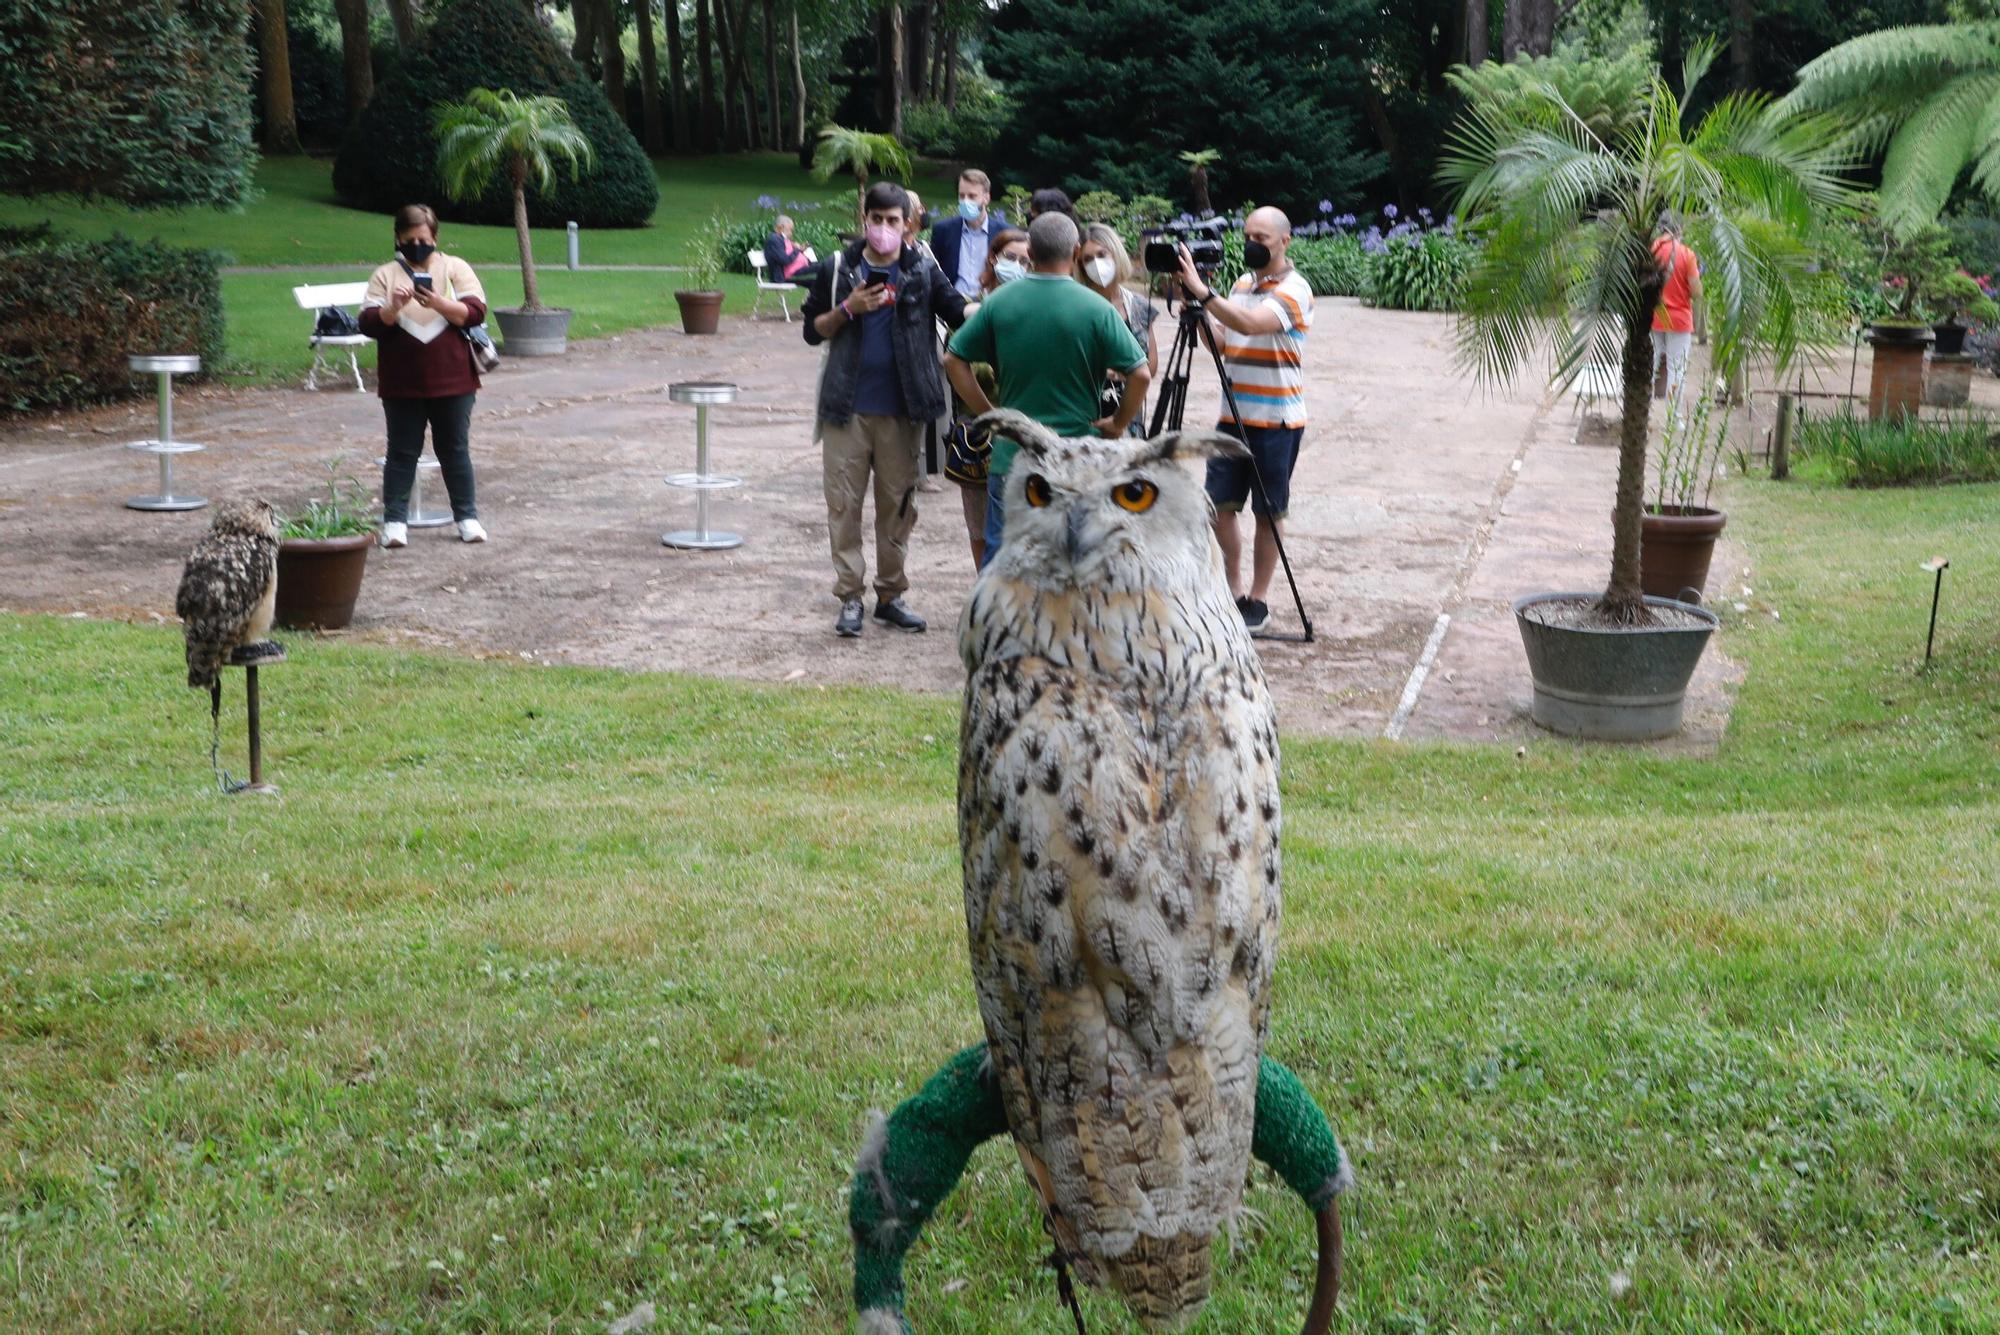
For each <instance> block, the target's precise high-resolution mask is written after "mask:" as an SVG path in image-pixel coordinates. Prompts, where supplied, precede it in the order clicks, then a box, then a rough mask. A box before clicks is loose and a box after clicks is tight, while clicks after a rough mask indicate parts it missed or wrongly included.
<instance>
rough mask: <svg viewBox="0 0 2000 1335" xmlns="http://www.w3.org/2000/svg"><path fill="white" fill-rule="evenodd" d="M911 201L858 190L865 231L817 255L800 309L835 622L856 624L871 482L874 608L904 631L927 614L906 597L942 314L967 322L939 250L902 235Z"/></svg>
mask: <svg viewBox="0 0 2000 1335" xmlns="http://www.w3.org/2000/svg"><path fill="white" fill-rule="evenodd" d="M909 214H910V201H909V196H908V194H907V192H905V191H904V189H903V187H901V186H899V185H896V184H894V183H892V182H888V181H878V182H876V183H875V184H874V185H872V186H870V187H869V189H868V194H867V196H866V198H865V199H864V200H863V217H864V227H863V232H862V237H861V239H860V240H859V241H855V242H852V243H850V244H849V245H847V246H846V247H844V248H843V249H842V250H840V251H839V252H838V253H837V254H834V255H832V256H829V257H828V258H827V259H825V260H822V261H821V262H820V267H819V272H818V274H817V276H816V277H815V278H814V280H813V285H812V292H811V294H810V295H808V296H807V297H806V303H805V309H804V312H803V315H804V323H805V339H806V342H807V343H808V344H810V345H812V346H814V347H819V346H821V345H825V347H826V362H825V366H824V368H823V370H822V372H821V375H820V386H819V403H818V437H819V439H820V442H821V449H822V459H823V464H824V467H825V485H826V521H827V536H828V540H829V542H830V544H831V546H832V549H833V573H834V580H833V596H834V597H835V599H837V600H838V601H839V603H840V616H839V619H838V620H836V621H835V622H834V627H833V628H834V633H835V634H837V635H841V636H848V637H852V636H856V635H859V634H860V633H861V621H862V618H861V613H862V606H861V594H862V589H863V587H864V586H865V584H866V583H867V562H866V559H865V557H864V555H863V552H862V548H861V511H862V506H863V504H864V503H865V500H866V497H867V494H868V491H869V481H870V477H871V475H872V477H873V481H874V492H875V619H876V620H877V621H880V622H881V623H883V624H884V625H886V626H889V627H891V628H893V629H896V630H902V631H921V630H923V629H924V628H925V626H926V622H925V621H924V619H923V618H922V617H920V616H918V615H917V614H916V613H915V612H913V611H911V610H910V608H909V606H908V605H907V604H905V603H904V601H903V594H904V593H905V592H906V591H907V590H908V589H909V586H910V582H909V578H908V576H907V575H906V574H905V571H904V562H905V558H906V556H907V555H908V550H909V542H910V532H911V530H912V529H914V528H915V527H916V524H917V477H918V471H919V463H920V461H919V455H920V453H921V451H922V449H923V442H924V426H925V424H926V423H928V422H930V421H932V420H934V419H936V418H939V417H942V416H943V415H944V414H945V413H946V411H947V410H948V408H949V403H948V399H947V396H946V393H945V388H944V375H943V369H942V367H941V366H940V365H939V362H938V345H937V331H936V322H937V321H938V320H943V321H944V322H945V323H946V324H948V325H950V326H951V327H952V328H954V329H955V328H957V327H958V326H959V325H960V324H962V323H964V321H965V298H964V297H962V296H960V295H959V294H958V292H957V291H955V290H954V289H953V287H952V285H951V282H950V280H948V279H947V278H946V277H945V276H944V272H943V271H942V270H941V269H939V268H938V264H937V261H936V260H935V259H933V258H932V257H931V255H930V252H929V251H928V250H926V249H925V248H923V247H921V246H916V245H912V244H910V243H909V241H908V240H907V239H906V229H905V223H906V221H907V220H908V218H909Z"/></svg>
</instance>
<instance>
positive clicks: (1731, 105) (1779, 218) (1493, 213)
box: [1442, 45, 1852, 740]
mask: <svg viewBox="0 0 2000 1335" xmlns="http://www.w3.org/2000/svg"><path fill="white" fill-rule="evenodd" d="M1713 59H1714V48H1713V47H1712V46H1710V45H1702V46H1700V47H1698V48H1697V49H1696V50H1695V51H1693V52H1692V53H1690V55H1689V57H1688V60H1687V63H1686V66H1685V68H1684V70H1683V75H1682V84H1681V96H1676V95H1675V94H1674V92H1673V90H1672V89H1671V88H1670V87H1669V86H1668V84H1667V81H1666V79H1665V78H1663V77H1662V76H1661V75H1660V74H1659V73H1658V72H1657V71H1655V72H1654V74H1653V75H1652V77H1651V79H1650V80H1649V81H1648V87H1647V90H1646V92H1645V98H1646V102H1645V114H1644V116H1643V117H1641V118H1639V119H1638V120H1637V121H1636V123H1635V124H1634V126H1633V127H1632V128H1630V129H1629V130H1627V131H1626V132H1625V133H1622V134H1618V135H1615V136H1613V137H1611V138H1609V139H1606V138H1605V137H1602V136H1600V135H1599V134H1597V133H1596V132H1595V131H1593V130H1592V129H1591V128H1590V127H1589V125H1588V124H1586V123H1585V121H1584V120H1583V118H1582V117H1580V116H1579V115H1578V114H1577V113H1576V111H1575V109H1574V108H1573V107H1571V106H1570V105H1569V103H1568V102H1567V101H1566V100H1565V99H1564V98H1563V96H1562V94H1561V93H1559V92H1558V91H1557V90H1556V89H1555V88H1554V87H1553V86H1550V85H1547V84H1544V85H1541V86H1540V87H1538V88H1536V89H1535V90H1533V91H1532V93H1531V94H1530V95H1528V96H1526V97H1522V98H1517V99H1513V100H1511V101H1504V102H1503V101H1499V100H1495V99H1483V98H1474V99H1473V100H1472V101H1471V102H1470V103H1469V104H1468V106H1467V108H1466V111H1465V113H1464V115H1463V119H1462V120H1461V122H1460V124H1459V126H1458V127H1457V128H1456V129H1455V130H1454V132H1453V135H1452V140H1451V144H1450V147H1449V149H1448V151H1447V154H1446V157H1445V164H1444V168H1443V172H1442V175H1443V178H1444V179H1445V180H1446V181H1447V182H1448V183H1449V184H1451V185H1452V186H1454V187H1456V189H1457V192H1458V214H1459V216H1460V218H1462V219H1464V220H1466V223H1467V225H1469V226H1471V227H1473V228H1474V229H1475V230H1476V231H1477V233H1478V234H1479V236H1480V237H1481V239H1482V241H1483V243H1484V244H1483V245H1482V247H1481V249H1480V253H1479V258H1478V260H1477V261H1476V262H1475V265H1474V267H1473V271H1472V274H1471V276H1470V278H1469V280H1468V281H1467V283H1466V288H1465V296H1464V300H1463V304H1462V307H1461V311H1460V317H1459V323H1458V331H1457V332H1458V343H1459V353H1460V356H1461V359H1462V361H1463V363H1464V364H1465V365H1466V366H1467V367H1468V368H1469V369H1470V370H1471V371H1472V372H1473V373H1474V374H1475V375H1476V376H1477V377H1478V378H1479V379H1480V380H1482V381H1484V382H1487V383H1489V384H1490V383H1496V382H1504V381H1506V380H1508V379H1511V378H1512V377H1513V376H1514V375H1515V374H1517V373H1518V372H1519V371H1520V370H1521V369H1522V368H1523V367H1525V366H1527V365H1530V364H1540V357H1539V355H1538V354H1539V353H1540V352H1541V350H1542V349H1543V348H1545V347H1547V348H1550V349H1552V351H1553V354H1554V365H1555V373H1554V374H1555V378H1556V380H1557V382H1558V383H1559V384H1562V385H1567V384H1568V383H1570V382H1572V381H1574V379H1575V378H1576V377H1577V376H1578V375H1579V374H1581V372H1582V371H1583V369H1584V368H1585V367H1586V366H1588V365H1590V364H1592V363H1597V364H1611V365H1616V366H1618V367H1619V368H1620V373H1621V381H1622V384H1623V391H1624V392H1623V402H1622V407H1621V411H1620V416H1619V446H1618V483H1617V494H1616V497H1615V500H1614V502H1613V505H1612V512H1611V514H1612V543H1611V573H1610V579H1609V581H1608V582H1607V584H1606V586H1605V588H1604V591H1603V592H1602V593H1598V594H1592V593H1572V592H1560V593H1540V594H1532V595H1528V596H1526V597H1522V598H1520V599H1517V600H1516V601H1515V603H1514V613H1515V620H1516V623H1517V624H1518V626H1519V628H1520V632H1521V637H1522V642H1523V644H1524V645H1525V647H1526V649H1527V655H1528V666H1529V670H1530V672H1531V673H1532V675H1533V678H1534V688H1535V690H1534V718H1535V721H1536V722H1537V723H1539V724H1541V725H1543V726H1544V727H1548V728H1551V729H1553V730H1555V731H1558V732H1563V733H1568V734H1572V735H1575V736H1582V737H1598V738H1609V739H1619V740H1635V739H1641V738H1649V737H1663V736H1668V735H1670V734H1672V733H1674V732H1676V731H1678V730H1679V728H1680V722H1681V710H1682V704H1683V702H1684V699H1685V696H1686V691H1687V683H1688V680H1689V678H1690V677H1691V676H1692V675H1693V673H1694V668H1695V665H1696V663H1697V662H1698V661H1699V660H1700V657H1701V654H1702V651H1703V650H1704V649H1705V648H1706V647H1707V643H1708V639H1709V636H1710V635H1711V634H1712V633H1713V632H1714V629H1715V626H1716V624H1717V622H1716V618H1715V616H1714V614H1713V613H1711V612H1709V611H1707V610H1706V609H1704V608H1701V607H1697V606H1695V605H1693V604H1689V603H1683V602H1680V601H1678V600H1675V599H1669V598H1660V597H1649V596H1648V595H1646V593H1645V592H1644V591H1643V589H1642V588H1641V584H1640V569H1641V559H1640V531H1641V526H1642V521H1643V518H1644V514H1645V483H1646V453H1647V444H1648V441H1649V439H1650V433H1649V422H1648V414H1649V410H1650V407H1651V394H1650V390H1651V386H1652V372H1653V355H1652V340H1651V327H1652V316H1653V308H1654V306H1655V305H1656V304H1657V302H1658V300H1659V297H1660V292H1661V289H1662V287H1663V285H1664V283H1665V278H1666V275H1665V273H1664V271H1663V269H1662V267H1661V265H1660V262H1659V261H1658V260H1657V259H1656V258H1655V256H1654V252H1653V246H1652V243H1653V237H1654V235H1655V230H1656V227H1657V224H1658V221H1659V220H1660V219H1661V218H1662V217H1664V216H1671V217H1675V218H1678V219H1679V220H1680V222H1681V224H1682V226H1683V228H1684V230H1685V236H1686V239H1687V241H1688V242H1689V244H1690V245H1691V246H1692V247H1693V249H1694V251H1695V253H1696V254H1697V255H1700V256H1702V257H1703V259H1704V260H1705V261H1706V263H1707V268H1708V274H1707V277H1706V278H1705V280H1704V282H1703V284H1702V288H1703V291H1704V294H1705V298H1704V299H1705V301H1706V302H1707V306H1708V328H1709V335H1710V339H1711V342H1712V349H1713V355H1714V358H1715V361H1716V363H1717V366H1718V369H1719V370H1721V371H1722V372H1723V373H1724V374H1729V373H1732V372H1734V371H1735V370H1737V369H1738V368H1740V367H1741V366H1743V365H1744V363H1745V361H1746V358H1747V357H1748V355H1749V354H1750V353H1751V351H1752V350H1753V349H1754V350H1757V351H1759V352H1761V353H1764V354H1766V355H1768V356H1769V357H1770V358H1771V359H1772V360H1773V361H1774V362H1775V363H1776V366H1777V368H1778V374H1779V375H1780V376H1782V375H1783V372H1784V368H1785V367H1786V366H1788V365H1789V364H1790V362H1791V360H1792V358H1793V357H1794V356H1795V355H1796V353H1797V352H1798V350H1799V348H1800V347H1801V346H1802V345H1803V344H1805V343H1807V342H1811V341H1813V340H1814V339H1815V337H1816V336H1821V332H1822V331H1820V330H1819V329H1818V328H1816V320H1815V316H1816V315H1817V314H1818V311H1817V310H1816V309H1815V308H1814V307H1813V305H1812V294H1814V293H1816V292H1817V291H1819V290H1821V289H1820V288H1819V285H1818V284H1817V283H1816V282H1815V281H1814V279H1813V275H1811V274H1810V273H1809V272H1808V265H1809V264H1810V262H1811V259H1812V254H1811V251H1810V250H1809V248H1808V247H1807V245H1806V244H1805V238H1806V236H1807V234H1808V232H1809V230H1810V229H1811V227H1812V225H1813V222H1814V216H1815V212H1816V211H1829V212H1831V211H1840V210H1844V209H1846V208H1848V207H1850V206H1851V200H1852V193H1851V191H1850V188H1849V187H1848V185H1847V184H1846V182H1845V181H1843V180H1842V178H1841V173H1842V171H1843V170H1844V168H1845V166H1846V163H1847V154H1846V152H1845V150H1844V149H1843V148H1842V147H1841V139H1840V136H1839V133H1838V130H1837V128H1836V127H1835V126H1834V125H1833V124H1831V123H1830V122H1827V121H1825V120H1823V119H1821V118H1818V117H1812V116H1802V117H1785V116H1781V115H1779V114H1778V113H1777V112H1776V111H1775V110H1774V108H1773V107H1772V105H1771V104H1770V102H1769V101H1768V99H1766V98H1765V97H1763V96H1762V95H1760V94H1754V93H1733V94H1729V95H1727V96H1725V97H1723V98H1721V99H1720V100H1719V101H1717V102H1716V104H1715V105H1714V107H1713V108H1712V109H1711V110H1710V111H1709V112H1708V113H1707V114H1706V115H1705V116H1703V117H1702V118H1701V120H1700V122H1699V123H1698V124H1694V125H1690V124H1688V123H1687V119H1686V118H1685V115H1684V110H1683V108H1684V102H1683V99H1684V98H1685V97H1686V95H1687V94H1688V93H1690V92H1691V91H1692V90H1693V89H1694V87H1695V85H1696V84H1697V83H1698V82H1699V81H1700V79H1701V76H1702V75H1703V74H1704V73H1705V72H1706V70H1707V68H1708V66H1709V64H1710V62H1711V61H1712V60H1713Z"/></svg>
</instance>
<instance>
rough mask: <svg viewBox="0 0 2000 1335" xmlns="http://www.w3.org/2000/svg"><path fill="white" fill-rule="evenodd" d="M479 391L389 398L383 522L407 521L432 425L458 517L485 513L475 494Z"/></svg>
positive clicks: (385, 405) (385, 404)
mask: <svg viewBox="0 0 2000 1335" xmlns="http://www.w3.org/2000/svg"><path fill="white" fill-rule="evenodd" d="M478 397H479V396H478V395H477V394H454V395H452V396H450V397H449V398H442V399H384V400H382V416H383V417H385V418H387V419H388V422H389V451H388V456H389V457H388V461H387V462H385V463H384V464H383V465H382V522H383V523H385V524H400V523H403V522H405V520H406V519H407V518H408V516H409V510H410V483H412V482H414V481H415V480H416V476H417V460H419V459H421V458H423V455H424V427H426V426H429V427H430V429H431V453H432V454H435V455H436V456H437V461H438V467H439V468H440V469H441V470H442V471H443V473H444V489H445V491H447V492H448V493H450V495H451V517H452V518H453V519H477V518H479V506H478V504H477V503H476V502H475V501H474V500H473V495H472V445H471V442H470V437H471V434H472V401H473V400H474V399H476V398H478Z"/></svg>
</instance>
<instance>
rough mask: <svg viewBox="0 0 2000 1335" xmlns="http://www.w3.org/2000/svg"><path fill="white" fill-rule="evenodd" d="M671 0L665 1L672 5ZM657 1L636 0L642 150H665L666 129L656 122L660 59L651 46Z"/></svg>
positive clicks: (657, 120) (658, 118) (657, 115)
mask: <svg viewBox="0 0 2000 1335" xmlns="http://www.w3.org/2000/svg"><path fill="white" fill-rule="evenodd" d="M673 2H674V0H667V3H668V4H672V3H673ZM655 3H657V0H637V4H636V5H635V8H636V9H637V11H638V14H639V119H640V121H641V122H642V123H643V125H644V126H645V130H646V138H645V143H646V151H647V152H648V153H664V152H666V151H667V127H666V125H665V124H664V123H663V122H662V121H661V120H660V56H659V52H658V51H657V50H655V49H654V46H653V6H654V4H655Z"/></svg>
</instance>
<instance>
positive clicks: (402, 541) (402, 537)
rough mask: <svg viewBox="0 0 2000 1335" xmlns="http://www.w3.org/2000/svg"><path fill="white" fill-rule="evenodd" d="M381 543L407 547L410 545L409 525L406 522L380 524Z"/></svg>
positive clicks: (388, 545)
mask: <svg viewBox="0 0 2000 1335" xmlns="http://www.w3.org/2000/svg"><path fill="white" fill-rule="evenodd" d="M382 545H383V546H384V547H407V546H409V545H410V526H409V525H408V524H384V525H382Z"/></svg>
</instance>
